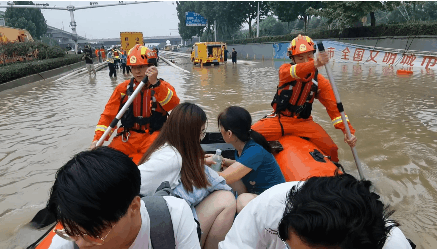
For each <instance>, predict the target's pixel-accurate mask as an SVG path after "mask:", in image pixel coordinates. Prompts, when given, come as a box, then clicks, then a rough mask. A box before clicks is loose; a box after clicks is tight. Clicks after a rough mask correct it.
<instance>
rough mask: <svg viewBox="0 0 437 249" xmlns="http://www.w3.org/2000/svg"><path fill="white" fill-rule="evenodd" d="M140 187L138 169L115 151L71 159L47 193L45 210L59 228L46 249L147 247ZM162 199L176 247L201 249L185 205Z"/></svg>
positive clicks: (147, 224) (100, 150)
mask: <svg viewBox="0 0 437 249" xmlns="http://www.w3.org/2000/svg"><path fill="white" fill-rule="evenodd" d="M140 185H141V176H140V171H139V169H138V167H137V165H136V164H135V163H134V162H133V161H132V160H131V159H130V158H129V157H128V156H126V155H125V154H123V153H122V152H120V151H117V150H114V149H111V148H109V147H99V148H96V149H94V150H91V151H84V152H80V153H78V154H77V155H75V156H74V157H73V158H72V159H71V160H70V161H68V162H67V163H66V164H65V165H64V166H62V167H61V168H60V169H59V170H58V172H57V173H56V180H55V183H54V185H53V187H52V189H51V193H50V198H49V201H48V203H47V209H48V210H49V211H50V212H51V213H52V214H54V215H55V217H56V220H57V221H58V223H60V224H61V225H62V227H63V228H59V226H57V227H56V229H55V233H56V235H55V236H54V237H53V240H52V243H51V245H50V247H48V248H49V249H55V248H59V249H60V248H62V249H73V248H74V247H75V243H76V244H77V246H78V247H79V248H105V249H112V248H113V249H119V248H126V249H127V248H130V249H140V248H141V249H143V248H151V243H152V242H151V240H150V219H151V217H150V216H149V213H148V212H147V209H146V207H145V203H144V201H143V200H142V199H141V198H140ZM163 198H164V199H165V201H166V203H167V206H168V209H169V211H170V216H171V220H172V224H173V231H174V237H175V238H174V239H175V240H176V241H175V243H176V248H180V249H191V248H199V249H200V244H199V240H198V234H197V224H196V222H195V221H194V218H193V215H192V213H191V210H190V208H189V206H188V205H187V203H186V202H185V201H184V200H183V199H179V198H176V197H171V196H164V197H163ZM58 225H59V224H58ZM169 239H170V238H169Z"/></svg>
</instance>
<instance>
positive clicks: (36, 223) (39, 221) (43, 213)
mask: <svg viewBox="0 0 437 249" xmlns="http://www.w3.org/2000/svg"><path fill="white" fill-rule="evenodd" d="M147 81H149V77H148V76H147V75H146V76H145V77H144V79H143V80H142V81H141V83H140V84H139V85H138V87H137V89H135V91H134V92H133V93H132V95H131V96H130V97H129V98H128V100H127V101H126V103H125V104H124V106H123V108H121V110H120V111H119V112H118V113H117V115H116V116H115V118H114V119H113V120H112V122H111V124H110V125H109V127H108V128H107V129H106V131H105V133H103V135H102V137H101V138H100V139H99V141H98V142H97V144H96V147H97V146H101V145H102V144H103V142H104V141H105V138H106V137H107V136H108V134H109V133H110V132H111V130H112V129H113V128H114V127H115V126H116V125H117V123H118V121H119V120H120V119H121V117H122V116H123V114H124V113H125V112H126V110H127V109H128V108H129V106H130V104H132V101H133V100H134V99H135V97H136V96H137V95H138V93H139V92H140V91H141V89H142V88H143V87H144V85H145V83H146V82H147ZM55 221H56V219H55V217H54V216H53V215H52V214H51V213H50V212H49V211H48V210H47V209H46V208H43V209H42V210H40V211H39V212H38V213H37V214H36V215H35V217H33V219H32V220H31V221H30V223H31V225H32V226H33V227H35V228H37V229H40V228H42V227H45V226H48V225H50V224H52V223H53V222H55Z"/></svg>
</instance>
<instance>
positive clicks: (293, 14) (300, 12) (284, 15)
mask: <svg viewBox="0 0 437 249" xmlns="http://www.w3.org/2000/svg"><path fill="white" fill-rule="evenodd" d="M269 6H270V7H271V9H272V11H273V13H274V14H275V15H276V16H278V19H279V20H281V21H283V22H287V23H290V22H292V21H294V20H296V19H301V20H303V24H304V30H305V32H306V30H307V23H308V18H309V15H308V14H307V12H306V10H307V9H309V8H313V9H320V8H323V7H324V6H325V4H324V3H323V2H321V1H308V2H307V1H305V2H303V1H302V2H301V1H287V2H285V1H284V2H276V1H272V2H269Z"/></svg>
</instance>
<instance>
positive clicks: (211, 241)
mask: <svg viewBox="0 0 437 249" xmlns="http://www.w3.org/2000/svg"><path fill="white" fill-rule="evenodd" d="M235 210H236V201H235V197H234V195H233V194H232V193H231V192H230V191H225V190H219V191H215V192H213V193H211V194H210V195H209V196H208V197H206V198H205V199H204V200H203V201H202V202H201V203H200V204H199V205H197V206H196V212H197V216H198V217H199V223H200V227H201V229H202V236H201V239H200V245H201V246H202V248H204V249H217V248H218V243H219V242H220V241H222V240H224V239H225V236H226V234H227V233H228V231H229V229H231V226H232V222H233V221H234V217H235Z"/></svg>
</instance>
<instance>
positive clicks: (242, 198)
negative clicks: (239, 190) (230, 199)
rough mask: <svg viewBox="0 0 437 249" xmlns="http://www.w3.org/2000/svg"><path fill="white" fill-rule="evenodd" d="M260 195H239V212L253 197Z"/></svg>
mask: <svg viewBox="0 0 437 249" xmlns="http://www.w3.org/2000/svg"><path fill="white" fill-rule="evenodd" d="M257 196H258V195H256V194H251V193H244V194H241V195H239V196H238V198H237V213H240V212H241V210H243V208H244V207H245V206H246V205H247V204H248V203H249V202H250V201H251V200H253V199H255V198H256V197H257Z"/></svg>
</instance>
